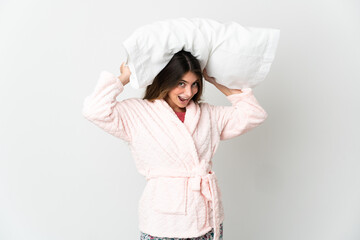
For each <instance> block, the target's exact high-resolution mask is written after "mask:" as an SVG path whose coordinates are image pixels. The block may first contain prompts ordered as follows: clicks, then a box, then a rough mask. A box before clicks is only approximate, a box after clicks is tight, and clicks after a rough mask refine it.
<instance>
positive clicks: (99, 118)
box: [82, 64, 131, 142]
mask: <svg viewBox="0 0 360 240" xmlns="http://www.w3.org/2000/svg"><path fill="white" fill-rule="evenodd" d="M121 72H122V74H121V76H119V77H116V76H115V75H114V74H112V73H110V72H107V71H102V72H101V73H100V77H99V79H98V82H97V84H96V86H95V89H94V90H93V92H92V93H91V94H90V95H89V96H87V97H86V98H85V100H84V103H83V109H82V114H83V116H84V117H85V118H86V119H88V120H89V121H91V122H93V123H94V124H95V125H97V126H99V127H100V128H102V129H103V130H105V131H106V132H108V133H110V134H112V135H114V136H116V137H119V138H121V139H123V140H125V141H127V142H130V141H131V134H130V127H129V123H130V121H129V118H128V116H127V112H128V109H127V106H126V105H125V104H123V103H122V101H120V102H119V101H117V100H116V97H117V96H118V95H119V94H120V93H121V92H122V91H123V90H124V86H125V85H126V84H127V83H128V82H129V75H130V74H129V72H128V69H127V68H125V69H124V64H122V65H121Z"/></svg>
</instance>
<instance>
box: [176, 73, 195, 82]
mask: <svg viewBox="0 0 360 240" xmlns="http://www.w3.org/2000/svg"><path fill="white" fill-rule="evenodd" d="M181 80H184V81H186V82H188V83H193V82H196V81H197V80H198V76H196V74H194V73H192V72H187V73H185V74H184V75H183V76H182V78H181V79H180V81H181Z"/></svg>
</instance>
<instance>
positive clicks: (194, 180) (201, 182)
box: [146, 171, 221, 240]
mask: <svg viewBox="0 0 360 240" xmlns="http://www.w3.org/2000/svg"><path fill="white" fill-rule="evenodd" d="M156 172H157V173H156ZM156 172H155V171H151V172H149V174H148V175H147V177H146V178H147V180H149V179H151V178H156V177H166V176H164V171H156ZM165 172H166V173H167V176H168V177H185V178H188V183H189V184H190V187H191V189H192V190H193V191H200V192H201V194H202V195H203V196H204V197H205V198H206V200H207V201H209V202H210V203H211V208H212V220H213V225H214V240H219V238H220V224H221V223H220V216H218V212H219V210H220V198H219V196H218V191H217V182H216V181H217V178H216V175H215V172H213V171H209V172H208V173H205V174H202V175H189V174H188V173H183V174H182V173H180V172H178V171H176V172H172V171H171V172H169V171H165ZM207 207H208V206H207V204H206V208H207Z"/></svg>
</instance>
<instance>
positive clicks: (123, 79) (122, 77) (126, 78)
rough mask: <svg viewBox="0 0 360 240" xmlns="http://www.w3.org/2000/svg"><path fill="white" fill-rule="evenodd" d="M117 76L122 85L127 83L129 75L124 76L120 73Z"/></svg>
mask: <svg viewBox="0 0 360 240" xmlns="http://www.w3.org/2000/svg"><path fill="white" fill-rule="evenodd" d="M117 78H118V79H119V80H120V82H121V83H122V84H123V85H124V86H125V85H126V84H128V83H129V81H130V79H129V77H126V76H124V75H120V76H118V77H117Z"/></svg>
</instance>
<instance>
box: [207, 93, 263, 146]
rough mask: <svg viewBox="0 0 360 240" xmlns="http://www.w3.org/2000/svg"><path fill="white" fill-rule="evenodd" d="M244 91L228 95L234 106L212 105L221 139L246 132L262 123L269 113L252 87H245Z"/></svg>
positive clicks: (212, 112) (211, 108) (211, 109)
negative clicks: (257, 98)
mask: <svg viewBox="0 0 360 240" xmlns="http://www.w3.org/2000/svg"><path fill="white" fill-rule="evenodd" d="M242 91H243V92H242V93H237V94H232V95H228V96H226V97H227V99H228V100H229V101H230V102H231V104H232V106H214V105H210V111H211V114H212V116H214V117H215V119H216V122H217V127H218V130H219V132H220V140H227V139H231V138H234V137H237V136H240V135H241V134H244V133H246V132H247V131H249V130H250V129H252V128H255V127H256V126H258V125H260V124H261V123H262V122H264V120H265V119H266V118H267V116H268V114H267V113H266V112H265V110H264V109H263V108H262V107H261V106H260V104H259V103H258V101H257V100H256V98H255V96H254V95H253V91H252V89H251V88H243V89H242Z"/></svg>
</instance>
